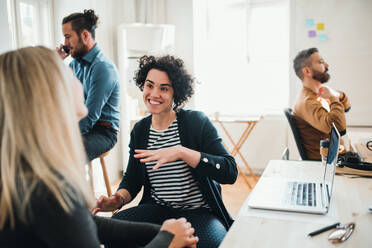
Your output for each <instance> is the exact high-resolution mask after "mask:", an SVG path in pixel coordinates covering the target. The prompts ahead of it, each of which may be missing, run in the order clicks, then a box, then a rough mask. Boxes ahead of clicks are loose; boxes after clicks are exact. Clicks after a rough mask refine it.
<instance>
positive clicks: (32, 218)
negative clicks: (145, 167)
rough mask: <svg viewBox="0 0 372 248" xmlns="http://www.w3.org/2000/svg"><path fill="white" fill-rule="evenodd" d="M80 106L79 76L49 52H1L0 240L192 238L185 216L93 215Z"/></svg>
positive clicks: (3, 243)
mask: <svg viewBox="0 0 372 248" xmlns="http://www.w3.org/2000/svg"><path fill="white" fill-rule="evenodd" d="M86 113H87V109H86V107H85V106H84V104H83V92H82V87H81V84H80V83H79V82H78V81H77V79H76V78H75V77H74V76H73V74H72V72H71V71H70V69H68V68H67V67H66V66H64V64H63V63H62V60H61V59H60V58H59V57H58V55H57V54H56V53H55V52H53V51H51V50H50V49H47V48H44V47H28V48H23V49H19V50H16V51H11V52H8V53H5V54H2V55H0V130H1V131H0V247H26V246H29V247H99V246H100V243H108V244H110V243H112V244H114V243H121V244H122V246H123V247H128V246H131V245H133V244H137V243H139V244H140V245H146V247H168V245H170V246H171V247H185V246H190V247H193V246H195V244H196V242H197V241H198V240H197V238H196V237H194V236H193V232H194V230H193V228H191V225H190V223H188V222H187V221H186V220H185V219H178V220H175V219H172V220H168V221H165V222H164V223H163V225H162V226H161V227H160V226H157V225H152V224H139V223H133V222H124V221H117V220H111V219H104V218H101V217H94V218H93V217H92V215H91V213H90V211H89V207H91V206H92V203H93V197H92V194H91V190H90V189H89V188H88V184H87V182H86V181H85V179H84V171H83V170H84V166H83V165H84V161H85V159H86V158H85V152H84V148H83V145H82V140H81V134H80V132H79V128H78V120H79V119H80V118H82V117H84V116H85V115H86ZM159 230H160V231H159ZM139 240H141V242H138V241H139Z"/></svg>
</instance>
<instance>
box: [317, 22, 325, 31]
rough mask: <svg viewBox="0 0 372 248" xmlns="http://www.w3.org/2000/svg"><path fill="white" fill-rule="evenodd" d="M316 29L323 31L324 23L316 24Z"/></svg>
mask: <svg viewBox="0 0 372 248" xmlns="http://www.w3.org/2000/svg"><path fill="white" fill-rule="evenodd" d="M316 29H317V30H324V23H317V24H316Z"/></svg>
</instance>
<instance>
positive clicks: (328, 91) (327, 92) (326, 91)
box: [319, 85, 340, 99]
mask: <svg viewBox="0 0 372 248" xmlns="http://www.w3.org/2000/svg"><path fill="white" fill-rule="evenodd" d="M319 95H320V96H321V97H323V98H324V99H329V98H330V97H331V96H335V97H340V93H339V92H337V91H335V90H333V89H332V88H330V87H328V86H325V85H324V86H322V87H320V88H319Z"/></svg>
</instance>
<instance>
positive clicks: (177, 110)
mask: <svg viewBox="0 0 372 248" xmlns="http://www.w3.org/2000/svg"><path fill="white" fill-rule="evenodd" d="M134 79H135V81H136V84H137V86H138V87H139V88H140V89H141V90H142V91H143V101H144V102H145V105H146V107H147V109H148V112H149V113H150V114H151V115H149V116H147V117H145V118H143V119H142V120H141V121H139V122H138V123H137V124H136V125H135V127H134V128H133V130H132V133H131V141H130V154H129V156H130V158H129V162H128V166H127V170H126V173H125V175H124V176H123V179H122V181H121V183H120V186H119V188H118V190H117V192H116V193H115V194H114V195H113V196H111V197H105V196H101V197H100V199H99V200H98V201H97V206H96V209H95V213H96V212H99V211H112V210H115V209H119V208H121V207H122V206H123V205H125V204H127V203H129V202H130V201H131V200H132V199H134V198H135V197H136V195H137V193H138V192H139V191H140V189H141V188H142V186H144V193H143V197H142V200H141V202H140V204H139V205H138V206H136V207H133V208H129V209H125V210H122V211H119V212H118V213H116V214H115V215H114V216H113V218H115V219H123V220H133V221H144V222H150V223H162V221H164V220H165V219H169V218H178V217H185V218H186V219H187V220H188V221H189V222H190V223H191V224H192V226H193V227H194V228H195V235H196V236H198V237H199V243H198V247H217V246H218V245H219V244H220V242H221V241H222V239H223V237H224V236H225V234H226V231H227V230H228V228H229V227H230V225H231V224H232V219H231V217H230V215H229V213H228V212H227V210H226V208H225V206H224V204H223V202H222V198H221V188H220V185H219V183H225V184H232V183H234V182H235V180H236V177H237V168H236V163H235V160H234V158H233V157H232V156H230V155H229V154H228V152H227V151H226V149H225V148H224V146H223V145H222V143H221V139H220V137H219V136H218V134H217V131H216V129H215V127H214V126H213V124H212V123H211V121H210V120H209V119H208V117H207V116H205V115H204V114H203V113H201V112H198V111H191V110H183V109H182V106H183V105H184V103H185V102H186V101H187V100H188V99H189V98H190V97H191V95H192V94H193V93H194V91H193V87H192V86H193V81H194V80H193V78H192V77H191V76H190V75H189V74H188V73H187V71H186V70H185V68H184V63H183V61H182V60H181V59H178V58H175V57H173V56H164V57H158V58H157V57H153V56H143V57H142V58H141V59H140V61H139V70H138V71H137V73H136V76H135V78H134Z"/></svg>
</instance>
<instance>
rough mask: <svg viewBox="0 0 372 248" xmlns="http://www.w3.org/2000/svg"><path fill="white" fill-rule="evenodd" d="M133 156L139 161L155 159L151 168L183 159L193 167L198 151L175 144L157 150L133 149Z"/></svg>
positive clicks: (198, 155)
mask: <svg viewBox="0 0 372 248" xmlns="http://www.w3.org/2000/svg"><path fill="white" fill-rule="evenodd" d="M134 151H135V152H136V154H134V157H135V158H139V159H140V162H141V163H146V162H153V161H156V162H157V163H156V165H155V166H154V167H153V168H152V169H153V170H156V169H158V168H159V167H160V166H162V165H163V164H165V163H169V162H174V161H177V160H183V161H184V162H185V163H186V164H188V165H190V166H191V167H192V168H195V167H196V166H197V165H198V163H199V161H200V152H198V151H195V150H192V149H189V148H187V147H184V146H181V145H177V146H172V147H168V148H164V149H158V150H140V149H136V150H134Z"/></svg>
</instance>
